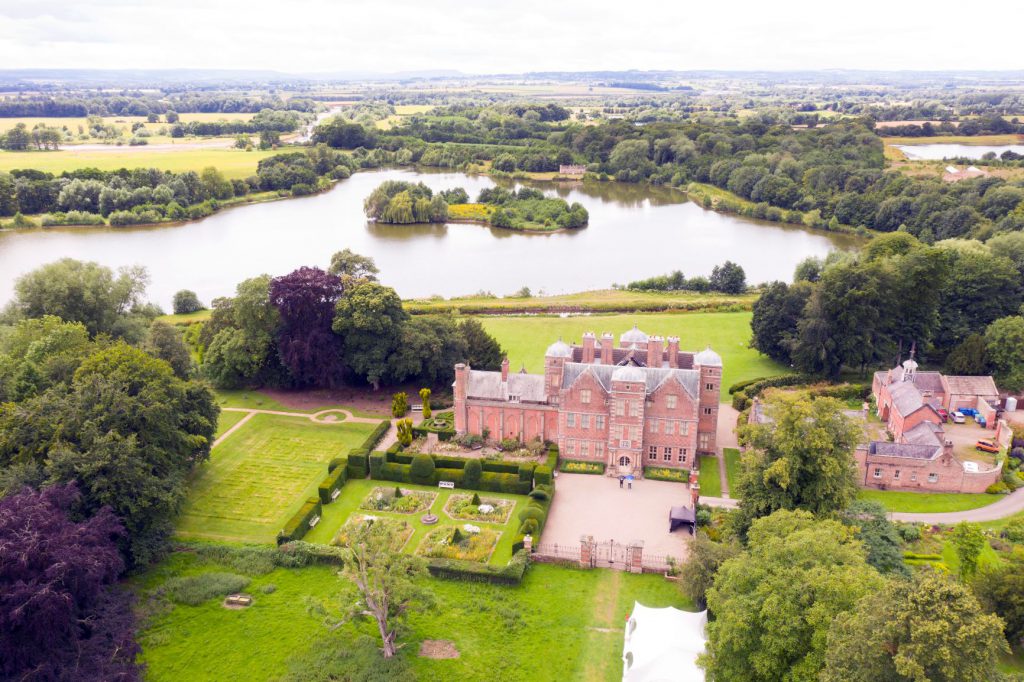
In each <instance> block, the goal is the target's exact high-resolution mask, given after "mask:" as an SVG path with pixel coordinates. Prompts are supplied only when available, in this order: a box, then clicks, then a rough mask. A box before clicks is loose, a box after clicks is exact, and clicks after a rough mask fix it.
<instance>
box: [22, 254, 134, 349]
mask: <svg viewBox="0 0 1024 682" xmlns="http://www.w3.org/2000/svg"><path fill="white" fill-rule="evenodd" d="M148 281H149V276H148V275H147V274H146V271H145V269H142V268H121V269H120V270H119V271H118V274H117V276H116V277H115V276H114V273H113V272H112V271H111V270H110V268H107V267H104V266H102V265H100V264H99V263H93V262H82V261H78V260H74V259H72V258H64V259H61V260H59V261H55V262H53V263H50V264H48V265H43V266H42V267H39V268H37V269H35V270H33V271H32V272H29V273H27V274H25V275H22V276H21V277H19V278H18V279H17V280H16V281H15V284H14V291H15V298H14V304H13V305H14V308H15V309H16V310H17V311H18V312H19V313H20V314H22V315H23V316H25V317H42V316H44V315H54V316H56V317H59V318H61V319H62V320H66V321H68V322H81V323H82V324H84V325H85V327H86V329H88V330H89V333H90V334H99V333H106V334H112V335H119V334H120V333H121V332H123V331H125V329H124V325H123V317H124V316H126V315H128V314H129V313H131V312H132V311H133V310H134V309H135V308H136V307H137V306H138V305H139V304H140V303H141V298H142V295H143V293H145V291H146V284H147V283H148ZM147 323H148V320H147Z"/></svg>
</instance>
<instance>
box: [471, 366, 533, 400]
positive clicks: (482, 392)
mask: <svg viewBox="0 0 1024 682" xmlns="http://www.w3.org/2000/svg"><path fill="white" fill-rule="evenodd" d="M509 396H518V398H519V400H520V401H522V402H528V403H543V402H547V395H546V394H545V392H544V375H543V374H509V375H508V381H507V382H504V381H502V380H501V372H482V371H478V370H470V372H469V381H468V382H466V397H468V398H482V399H484V400H508V399H509Z"/></svg>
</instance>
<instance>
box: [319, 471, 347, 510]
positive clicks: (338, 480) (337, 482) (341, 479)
mask: <svg viewBox="0 0 1024 682" xmlns="http://www.w3.org/2000/svg"><path fill="white" fill-rule="evenodd" d="M347 480H348V469H346V468H345V467H336V468H335V469H334V471H328V472H327V477H326V478H324V480H323V481H321V482H320V485H319V486H317V494H318V495H319V496H320V502H321V503H322V504H330V503H331V502H334V497H332V496H333V495H334V491H335V490H341V488H342V486H344V485H345V481H347Z"/></svg>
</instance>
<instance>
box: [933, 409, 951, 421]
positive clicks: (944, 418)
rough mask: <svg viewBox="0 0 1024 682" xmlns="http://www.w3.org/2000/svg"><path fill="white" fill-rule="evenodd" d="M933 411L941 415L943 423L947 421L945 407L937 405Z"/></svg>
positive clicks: (947, 415)
mask: <svg viewBox="0 0 1024 682" xmlns="http://www.w3.org/2000/svg"><path fill="white" fill-rule="evenodd" d="M935 411H936V412H938V413H939V416H940V417H942V421H943V422H944V423H945V422H948V421H949V412H946V408H944V407H939V408H937V409H936V410H935Z"/></svg>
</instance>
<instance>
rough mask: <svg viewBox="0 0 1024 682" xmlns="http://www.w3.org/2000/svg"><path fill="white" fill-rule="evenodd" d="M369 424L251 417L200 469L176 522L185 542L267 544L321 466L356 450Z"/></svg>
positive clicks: (311, 487) (312, 490) (312, 486)
mask: <svg viewBox="0 0 1024 682" xmlns="http://www.w3.org/2000/svg"><path fill="white" fill-rule="evenodd" d="M372 428H373V425H372V424H357V423H340V424H315V423H313V422H311V421H308V420H306V419H303V418H298V417H282V416H277V415H267V414H257V415H255V416H254V417H253V418H252V419H251V420H249V422H248V423H246V424H245V425H244V426H243V427H242V428H241V429H239V430H238V431H236V432H235V433H234V434H232V435H231V436H230V437H229V438H228V439H227V440H225V441H224V442H223V443H222V444H221V445H219V446H218V447H217V448H215V449H214V451H213V455H212V457H211V459H210V461H209V462H207V463H206V464H204V465H202V467H200V469H199V471H198V473H197V475H196V477H195V479H194V481H193V483H192V487H191V490H190V491H189V496H188V503H187V504H186V507H185V509H184V511H183V513H182V515H181V517H180V519H179V521H178V532H179V533H180V534H181V535H183V536H187V537H200V538H209V539H214V540H236V541H251V542H272V541H273V540H274V537H275V535H276V534H277V532H278V531H279V530H280V529H281V528H282V527H283V526H284V524H285V522H286V521H287V520H288V518H289V517H290V516H291V515H292V514H294V513H295V512H296V511H297V510H298V508H299V507H300V506H302V503H303V502H304V501H305V499H306V498H307V497H309V496H311V495H315V494H316V487H317V485H318V484H319V482H320V481H321V480H322V479H323V477H324V476H326V475H327V463H328V462H329V461H330V460H331V459H332V458H334V457H338V456H341V455H344V454H345V453H347V452H348V451H349V450H350V449H351V448H354V447H356V446H357V445H359V444H360V443H361V442H362V441H363V440H364V439H365V438H366V436H367V435H368V434H369V433H370V431H371V430H372Z"/></svg>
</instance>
